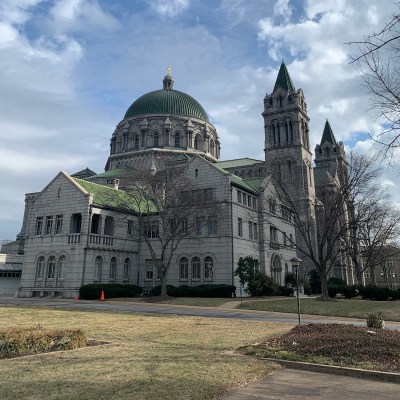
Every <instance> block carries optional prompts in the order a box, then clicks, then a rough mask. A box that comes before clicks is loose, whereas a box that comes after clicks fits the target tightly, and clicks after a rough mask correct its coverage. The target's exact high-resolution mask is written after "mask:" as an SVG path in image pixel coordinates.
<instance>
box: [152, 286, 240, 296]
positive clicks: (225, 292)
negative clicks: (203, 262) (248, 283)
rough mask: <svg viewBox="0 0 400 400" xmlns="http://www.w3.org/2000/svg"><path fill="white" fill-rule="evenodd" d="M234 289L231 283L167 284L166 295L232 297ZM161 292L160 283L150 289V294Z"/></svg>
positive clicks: (154, 294) (155, 294)
mask: <svg viewBox="0 0 400 400" xmlns="http://www.w3.org/2000/svg"><path fill="white" fill-rule="evenodd" d="M235 291H236V286H233V285H222V284H221V285H199V286H187V285H182V286H172V285H167V293H168V296H172V297H232V295H233V294H234V293H235ZM160 294H161V285H159V286H156V287H154V288H153V289H151V291H150V295H151V296H159V295H160Z"/></svg>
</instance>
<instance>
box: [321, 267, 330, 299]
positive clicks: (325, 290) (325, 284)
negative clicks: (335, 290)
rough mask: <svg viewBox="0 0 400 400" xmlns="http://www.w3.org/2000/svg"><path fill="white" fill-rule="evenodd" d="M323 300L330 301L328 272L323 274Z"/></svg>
mask: <svg viewBox="0 0 400 400" xmlns="http://www.w3.org/2000/svg"><path fill="white" fill-rule="evenodd" d="M320 276H321V299H323V300H328V299H329V293H328V279H327V276H326V272H325V271H324V272H321V273H320Z"/></svg>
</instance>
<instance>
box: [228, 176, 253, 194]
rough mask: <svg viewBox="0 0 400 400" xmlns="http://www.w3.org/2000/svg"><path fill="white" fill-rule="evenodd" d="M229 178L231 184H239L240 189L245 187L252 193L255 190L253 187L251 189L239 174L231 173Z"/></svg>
mask: <svg viewBox="0 0 400 400" xmlns="http://www.w3.org/2000/svg"><path fill="white" fill-rule="evenodd" d="M230 178H231V183H232V184H233V185H235V186H239V187H241V188H242V189H245V190H247V191H249V192H252V193H254V192H256V190H255V189H253V188H252V187H251V186H250V185H249V184H248V183H247V182H246V181H245V180H244V179H242V178H240V177H239V176H236V175H233V174H231V176H230Z"/></svg>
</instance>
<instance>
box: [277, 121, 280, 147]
mask: <svg viewBox="0 0 400 400" xmlns="http://www.w3.org/2000/svg"><path fill="white" fill-rule="evenodd" d="M276 135H277V137H278V144H279V145H280V144H281V126H280V124H276Z"/></svg>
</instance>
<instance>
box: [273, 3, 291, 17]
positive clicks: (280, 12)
mask: <svg viewBox="0 0 400 400" xmlns="http://www.w3.org/2000/svg"><path fill="white" fill-rule="evenodd" d="M292 13H293V11H292V6H291V5H290V0H278V1H277V2H276V3H275V5H274V14H275V15H276V16H281V17H283V18H284V20H285V21H287V20H289V19H290V17H291V16H292Z"/></svg>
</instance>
